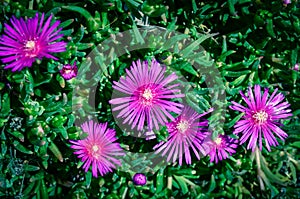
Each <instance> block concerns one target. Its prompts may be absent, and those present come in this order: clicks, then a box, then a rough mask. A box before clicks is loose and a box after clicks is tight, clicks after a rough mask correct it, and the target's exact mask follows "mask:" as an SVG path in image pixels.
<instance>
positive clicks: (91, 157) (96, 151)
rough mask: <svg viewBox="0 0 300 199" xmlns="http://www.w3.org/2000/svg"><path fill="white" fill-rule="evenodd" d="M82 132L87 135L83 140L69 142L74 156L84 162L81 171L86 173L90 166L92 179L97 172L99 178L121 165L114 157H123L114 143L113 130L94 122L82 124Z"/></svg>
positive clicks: (120, 149)
mask: <svg viewBox="0 0 300 199" xmlns="http://www.w3.org/2000/svg"><path fill="white" fill-rule="evenodd" d="M81 128H82V130H83V131H84V132H86V133H87V134H88V136H87V138H85V139H83V140H74V141H72V140H71V141H70V142H71V143H72V144H73V145H71V148H72V149H75V150H76V152H74V154H77V155H78V158H81V160H82V162H84V165H83V169H84V170H85V172H87V171H88V169H89V168H90V165H92V173H93V176H94V177H98V171H99V173H100V175H101V176H103V175H104V174H106V173H108V172H112V168H116V165H121V161H120V160H118V159H117V158H115V157H114V156H122V155H124V152H123V149H122V148H121V147H120V144H119V143H114V142H115V141H116V140H117V138H116V137H115V135H116V132H115V130H113V129H109V128H107V123H104V124H97V123H94V121H92V120H91V121H89V122H85V123H83V125H82V126H81Z"/></svg>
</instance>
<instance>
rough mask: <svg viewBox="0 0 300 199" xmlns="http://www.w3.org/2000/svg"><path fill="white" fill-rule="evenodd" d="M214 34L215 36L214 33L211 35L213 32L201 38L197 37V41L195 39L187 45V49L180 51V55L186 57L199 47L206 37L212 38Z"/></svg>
mask: <svg viewBox="0 0 300 199" xmlns="http://www.w3.org/2000/svg"><path fill="white" fill-rule="evenodd" d="M212 36H214V35H211V34H207V35H201V36H200V38H199V39H197V40H196V41H194V42H193V43H191V44H190V45H189V46H187V47H186V48H185V49H183V50H182V51H181V52H180V55H181V56H182V57H184V58H185V57H187V56H188V55H190V54H191V53H192V52H194V50H197V49H199V46H200V44H201V43H202V42H203V41H204V40H206V39H208V38H210V37H212Z"/></svg>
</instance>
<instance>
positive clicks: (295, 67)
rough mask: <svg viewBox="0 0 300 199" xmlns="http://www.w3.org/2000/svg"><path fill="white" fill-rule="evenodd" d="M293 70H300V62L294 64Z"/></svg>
mask: <svg viewBox="0 0 300 199" xmlns="http://www.w3.org/2000/svg"><path fill="white" fill-rule="evenodd" d="M293 70H295V71H299V63H296V64H295V66H294V68H293Z"/></svg>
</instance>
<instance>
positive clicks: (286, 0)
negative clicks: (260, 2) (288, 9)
mask: <svg viewBox="0 0 300 199" xmlns="http://www.w3.org/2000/svg"><path fill="white" fill-rule="evenodd" d="M282 2H283V5H285V6H286V5H288V4H290V3H292V1H291V0H283V1H282Z"/></svg>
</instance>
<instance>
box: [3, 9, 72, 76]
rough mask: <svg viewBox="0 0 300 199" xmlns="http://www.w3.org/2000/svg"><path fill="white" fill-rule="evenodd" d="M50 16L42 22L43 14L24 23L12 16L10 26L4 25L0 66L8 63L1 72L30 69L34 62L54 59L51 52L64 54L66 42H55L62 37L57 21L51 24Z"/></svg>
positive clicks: (22, 20)
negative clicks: (44, 58) (4, 70)
mask: <svg viewBox="0 0 300 199" xmlns="http://www.w3.org/2000/svg"><path fill="white" fill-rule="evenodd" d="M52 17H53V16H52V15H51V16H50V17H49V18H48V19H47V20H46V22H45V23H44V14H42V16H41V18H40V19H39V15H38V13H37V14H36V16H35V17H34V18H30V19H27V20H24V19H23V18H21V19H17V18H15V17H12V19H10V22H11V25H8V24H6V23H4V27H5V30H4V35H2V37H1V38H0V57H3V58H1V60H2V62H3V63H8V65H7V66H5V69H8V68H11V69H12V71H13V72H14V71H20V70H22V69H23V68H24V67H31V66H32V63H33V62H35V61H36V59H42V58H43V57H46V58H50V59H54V60H57V58H56V57H54V56H52V55H51V53H58V52H63V51H66V43H65V42H63V41H57V40H58V39H60V38H62V37H63V34H60V31H61V28H58V26H59V24H60V22H59V21H55V22H54V23H53V24H50V23H51V19H52Z"/></svg>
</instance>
